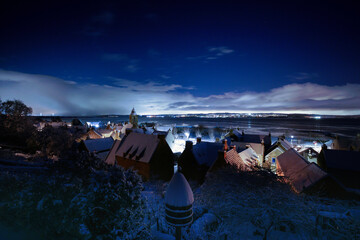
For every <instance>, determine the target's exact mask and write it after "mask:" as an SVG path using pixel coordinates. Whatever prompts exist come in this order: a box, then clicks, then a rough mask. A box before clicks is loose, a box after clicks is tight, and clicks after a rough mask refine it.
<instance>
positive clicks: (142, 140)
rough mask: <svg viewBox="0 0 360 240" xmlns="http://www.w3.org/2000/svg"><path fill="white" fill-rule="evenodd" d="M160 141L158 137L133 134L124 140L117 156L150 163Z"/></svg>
mask: <svg viewBox="0 0 360 240" xmlns="http://www.w3.org/2000/svg"><path fill="white" fill-rule="evenodd" d="M159 142H160V140H159V139H158V137H157V136H156V135H149V134H144V133H136V132H131V133H130V134H129V135H128V136H126V138H125V139H123V141H122V143H121V146H120V147H119V149H118V150H117V151H116V154H115V155H116V156H121V157H124V158H127V159H132V160H137V161H140V162H145V163H148V162H150V160H151V158H152V155H153V154H154V152H155V150H156V148H157V146H158V144H159Z"/></svg>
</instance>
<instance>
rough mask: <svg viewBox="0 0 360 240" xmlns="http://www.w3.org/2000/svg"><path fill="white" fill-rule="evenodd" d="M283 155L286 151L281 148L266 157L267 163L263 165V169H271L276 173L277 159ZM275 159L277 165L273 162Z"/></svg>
mask: <svg viewBox="0 0 360 240" xmlns="http://www.w3.org/2000/svg"><path fill="white" fill-rule="evenodd" d="M283 153H284V151H283V150H282V149H281V148H280V147H277V148H275V149H274V150H273V151H271V152H270V153H269V154H268V155H266V157H265V163H264V164H263V167H264V168H267V169H270V170H271V171H272V172H276V163H277V157H278V156H280V155H281V154H283ZM273 158H275V164H274V163H273V162H272V159H273Z"/></svg>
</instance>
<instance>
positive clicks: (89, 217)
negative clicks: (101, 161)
mask: <svg viewBox="0 0 360 240" xmlns="http://www.w3.org/2000/svg"><path fill="white" fill-rule="evenodd" d="M141 191H142V182H141V178H140V177H139V176H138V175H137V174H136V173H134V172H133V171H130V170H128V171H125V170H123V169H122V168H117V167H114V168H109V169H108V170H106V171H105V170H101V171H93V172H91V173H90V175H89V176H87V177H85V178H84V177H81V178H80V177H78V176H76V175H73V174H61V175H59V174H58V175H21V176H20V175H14V174H6V173H0V222H1V223H2V224H5V225H9V226H10V227H19V228H21V229H23V230H24V231H28V232H31V233H32V234H35V235H36V236H38V237H37V238H39V239H136V238H137V239H147V238H149V228H148V227H147V226H145V225H144V224H143V217H144V214H143V212H144V202H143V199H142V198H141Z"/></svg>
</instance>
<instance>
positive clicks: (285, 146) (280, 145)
mask: <svg viewBox="0 0 360 240" xmlns="http://www.w3.org/2000/svg"><path fill="white" fill-rule="evenodd" d="M277 148H281V150H282V151H284V152H285V151H287V150H289V149H290V148H292V146H291V143H289V142H288V141H287V140H285V139H281V138H279V139H278V140H277V141H276V142H275V143H274V144H273V145H271V147H270V148H269V149H268V150H267V151H266V153H265V155H268V154H269V153H271V152H272V151H274V150H275V149H277Z"/></svg>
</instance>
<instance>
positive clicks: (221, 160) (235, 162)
mask: <svg viewBox="0 0 360 240" xmlns="http://www.w3.org/2000/svg"><path fill="white" fill-rule="evenodd" d="M218 153H219V154H218V158H217V160H216V161H215V163H214V164H213V165H212V167H211V169H210V170H211V171H214V170H216V169H218V168H221V167H225V166H232V167H234V168H236V169H238V170H241V171H248V170H250V169H249V168H248V166H247V165H246V164H245V163H244V161H243V160H242V159H241V157H240V155H239V153H238V152H237V151H236V148H235V147H233V148H231V149H230V150H229V151H223V157H222V156H221V155H222V154H221V153H222V152H221V151H219V152H218Z"/></svg>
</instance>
